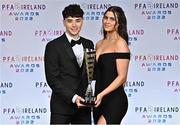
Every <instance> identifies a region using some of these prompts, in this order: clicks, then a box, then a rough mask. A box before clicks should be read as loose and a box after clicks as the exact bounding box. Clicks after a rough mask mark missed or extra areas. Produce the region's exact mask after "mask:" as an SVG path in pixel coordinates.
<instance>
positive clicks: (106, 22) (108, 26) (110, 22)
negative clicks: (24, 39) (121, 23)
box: [103, 11, 117, 32]
mask: <svg viewBox="0 0 180 125" xmlns="http://www.w3.org/2000/svg"><path fill="white" fill-rule="evenodd" d="M116 19H117V18H115V15H114V14H113V12H111V11H108V12H107V13H106V14H105V15H104V17H103V28H104V30H105V31H106V32H113V31H116V29H117V21H116Z"/></svg>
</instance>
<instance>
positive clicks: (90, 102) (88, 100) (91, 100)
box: [83, 49, 96, 107]
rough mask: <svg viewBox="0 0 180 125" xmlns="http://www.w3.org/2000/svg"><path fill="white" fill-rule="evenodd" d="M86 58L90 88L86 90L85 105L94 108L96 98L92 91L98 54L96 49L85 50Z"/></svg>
mask: <svg viewBox="0 0 180 125" xmlns="http://www.w3.org/2000/svg"><path fill="white" fill-rule="evenodd" d="M84 56H85V64H86V71H87V77H88V86H87V89H86V93H85V95H84V96H85V97H84V99H85V102H83V104H84V105H85V106H87V107H94V105H95V100H96V98H95V96H94V91H93V89H92V84H91V83H92V81H93V74H94V64H95V58H96V52H95V50H94V49H85V50H84Z"/></svg>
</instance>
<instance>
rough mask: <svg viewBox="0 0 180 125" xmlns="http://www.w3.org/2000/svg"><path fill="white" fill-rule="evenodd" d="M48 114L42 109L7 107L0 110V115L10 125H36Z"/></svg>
mask: <svg viewBox="0 0 180 125" xmlns="http://www.w3.org/2000/svg"><path fill="white" fill-rule="evenodd" d="M47 113H48V110H47V108H44V107H33V108H32V107H15V108H13V107H8V108H1V115H3V116H5V117H6V118H7V122H6V123H11V124H37V123H39V121H40V120H41V119H42V118H43V117H45V115H46V114H47Z"/></svg>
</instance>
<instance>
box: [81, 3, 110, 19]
mask: <svg viewBox="0 0 180 125" xmlns="http://www.w3.org/2000/svg"><path fill="white" fill-rule="evenodd" d="M110 6H111V4H110V3H99V4H98V3H90V4H88V3H81V7H82V9H83V10H84V20H87V21H99V20H101V19H102V18H101V17H102V16H103V15H104V12H105V10H107V9H108V8H109V7H110Z"/></svg>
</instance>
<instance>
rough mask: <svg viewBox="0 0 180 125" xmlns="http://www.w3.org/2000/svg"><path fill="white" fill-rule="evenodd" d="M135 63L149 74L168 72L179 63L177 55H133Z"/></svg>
mask: <svg viewBox="0 0 180 125" xmlns="http://www.w3.org/2000/svg"><path fill="white" fill-rule="evenodd" d="M134 60H135V62H138V65H139V66H140V67H141V68H142V69H144V70H145V71H149V72H164V71H170V70H172V68H175V67H174V66H175V65H176V63H178V61H179V56H178V55H151V54H150V55H135V56H134Z"/></svg>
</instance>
